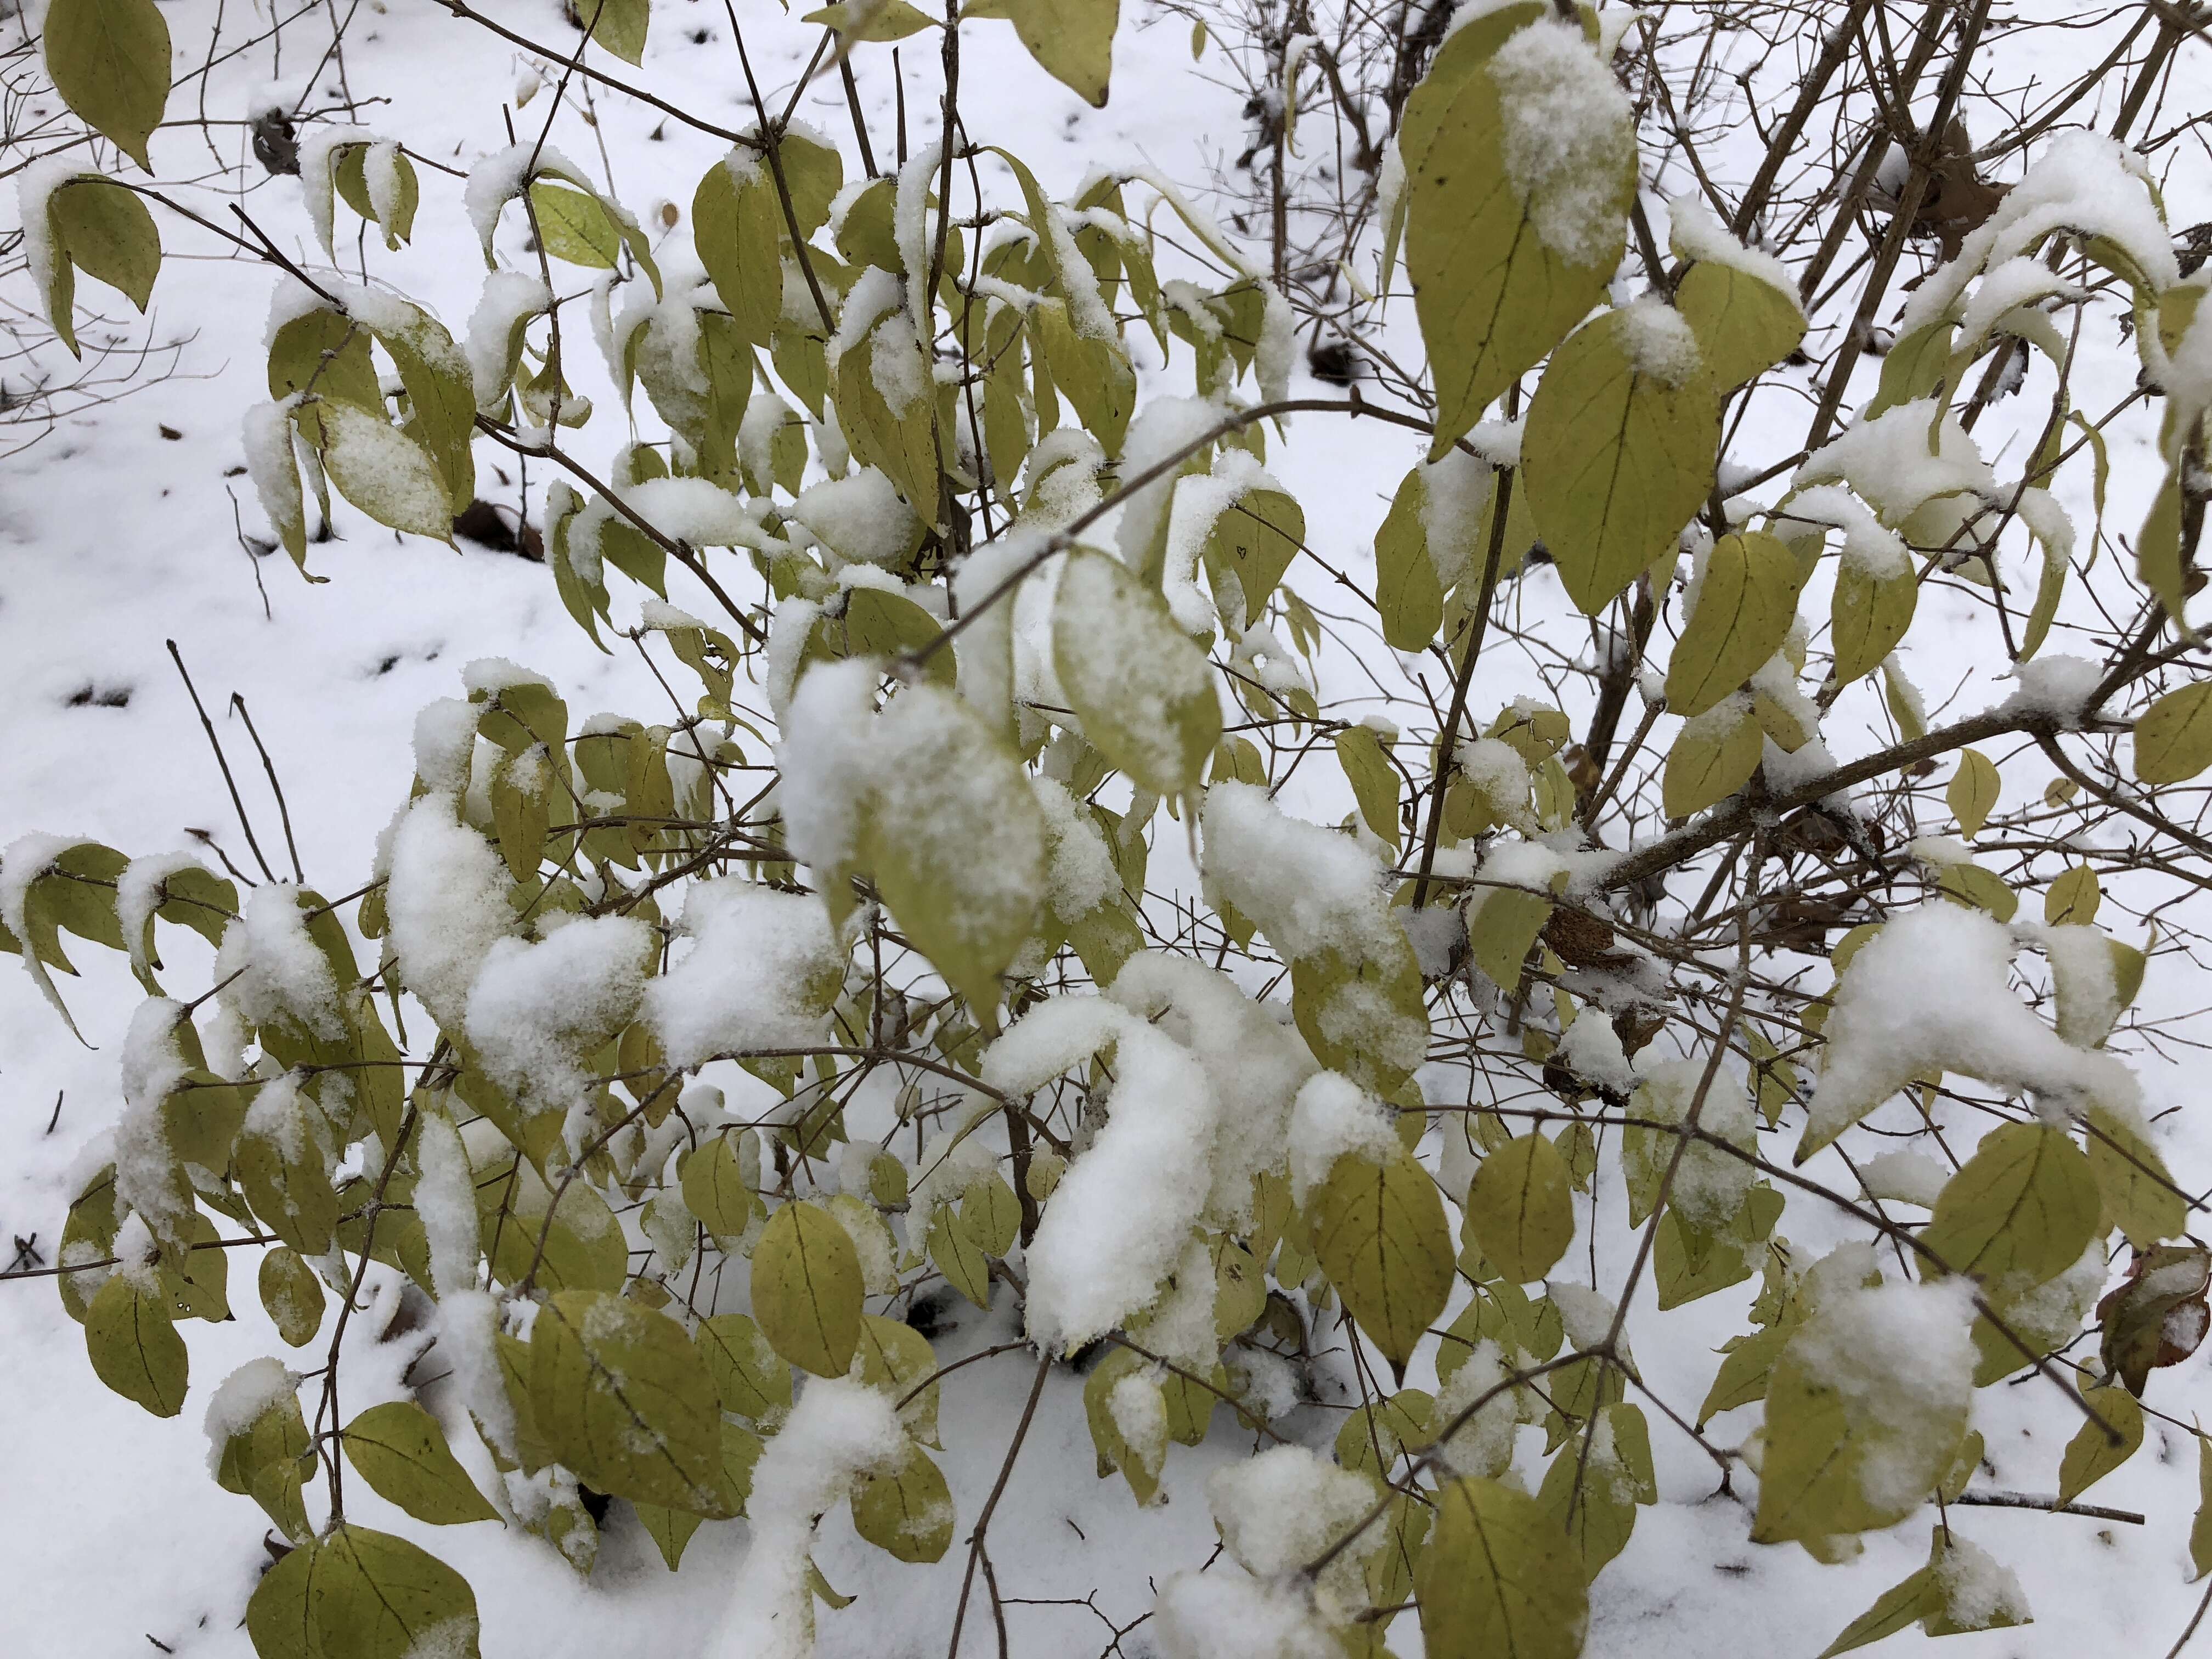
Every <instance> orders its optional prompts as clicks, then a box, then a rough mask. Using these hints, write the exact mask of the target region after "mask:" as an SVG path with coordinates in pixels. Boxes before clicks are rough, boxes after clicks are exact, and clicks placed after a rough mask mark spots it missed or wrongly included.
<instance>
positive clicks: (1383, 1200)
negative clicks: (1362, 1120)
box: [1312, 1154, 1453, 1370]
mask: <svg viewBox="0 0 2212 1659" xmlns="http://www.w3.org/2000/svg"><path fill="white" fill-rule="evenodd" d="M1312 1203H1313V1209H1312V1214H1313V1218H1314V1225H1313V1231H1314V1249H1315V1254H1316V1255H1318V1256H1319V1258H1320V1260H1321V1265H1322V1271H1323V1272H1324V1273H1327V1274H1328V1278H1329V1282H1330V1283H1331V1284H1332V1285H1334V1286H1335V1287H1336V1291H1337V1294H1338V1295H1340V1296H1341V1297H1343V1298H1344V1305H1345V1309H1346V1311H1347V1312H1349V1313H1350V1314H1351V1315H1352V1318H1354V1319H1355V1320H1357V1321H1358V1322H1359V1328H1360V1329H1361V1330H1363V1331H1364V1332H1365V1333H1366V1334H1367V1337H1368V1340H1370V1341H1371V1342H1373V1343H1374V1344H1375V1346H1376V1347H1378V1348H1380V1349H1381V1350H1382V1351H1383V1354H1384V1355H1385V1356H1386V1357H1387V1358H1389V1361H1390V1363H1391V1364H1393V1365H1395V1366H1397V1367H1398V1368H1399V1369H1400V1370H1403V1369H1404V1368H1405V1364H1406V1362H1407V1359H1409V1358H1411V1357H1412V1356H1413V1347H1414V1345H1415V1344H1416V1343H1418V1342H1419V1340H1421V1336H1422V1334H1423V1333H1425V1331H1426V1330H1427V1329H1428V1328H1429V1326H1430V1325H1431V1323H1432V1322H1434V1321H1435V1319H1436V1317H1437V1315H1438V1314H1441V1313H1442V1312H1443V1310H1444V1302H1445V1299H1446V1298H1447V1297H1449V1295H1450V1293H1451V1282H1452V1255H1453V1252H1452V1244H1451V1228H1450V1226H1449V1224H1448V1223H1447V1222H1446V1220H1445V1219H1444V1206H1443V1200H1442V1199H1441V1198H1439V1197H1438V1196H1437V1188H1436V1183H1435V1182H1433V1181H1431V1179H1430V1178H1429V1175H1428V1172H1427V1171H1426V1170H1424V1169H1422V1168H1421V1166H1420V1165H1419V1164H1416V1163H1414V1162H1413V1159H1412V1158H1409V1157H1407V1156H1404V1155H1402V1154H1401V1156H1399V1157H1397V1158H1393V1159H1391V1160H1390V1161H1389V1162H1388V1163H1384V1164H1378V1163H1376V1162H1374V1161H1373V1160H1371V1159H1369V1158H1361V1157H1346V1158H1339V1159H1338V1160H1337V1161H1336V1164H1335V1167H1334V1168H1333V1169H1332V1170H1330V1171H1329V1173H1328V1180H1327V1181H1326V1182H1323V1183H1322V1188H1321V1190H1320V1191H1319V1192H1318V1193H1317V1194H1315V1196H1314V1199H1313V1200H1312Z"/></svg>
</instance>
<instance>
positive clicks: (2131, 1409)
mask: <svg viewBox="0 0 2212 1659" xmlns="http://www.w3.org/2000/svg"><path fill="white" fill-rule="evenodd" d="M2081 1401H2082V1403H2083V1404H2084V1405H2086V1406H2087V1407H2089V1409H2090V1410H2091V1411H2093V1412H2094V1413H2097V1415H2098V1416H2099V1417H2101V1418H2102V1419H2105V1421H2106V1423H2108V1424H2110V1425H2112V1430H2113V1431H2114V1432H2115V1433H2117V1434H2118V1436H2119V1437H2120V1438H2119V1443H2118V1444H2117V1445H2115V1444H2114V1443H2112V1438H2111V1437H2110V1436H2108V1435H2107V1434H2106V1432H2105V1431H2104V1429H2103V1428H2101V1427H2100V1426H2099V1425H2097V1424H2096V1423H2095V1422H2093V1421H2091V1420H2088V1419H2084V1420H2083V1422H2082V1424H2081V1428H2080V1429H2079V1430H2077V1431H2075V1436H2074V1437H2073V1438H2072V1439H2071V1440H2069V1441H2068V1442H2067V1443H2066V1455H2065V1456H2063V1458H2061V1459H2060V1460H2059V1462H2058V1501H2059V1502H2060V1503H2062V1504H2070V1503H2072V1502H2073V1501H2074V1500H2075V1498H2079V1497H2080V1496H2081V1494H2082V1493H2083V1492H2087V1491H2088V1490H2089V1488H2090V1487H2091V1486H2094V1485H2096V1484H2097V1482H2098V1481H2100V1480H2103V1479H2104V1478H2105V1477H2106V1475H2108V1474H2111V1473H2112V1471H2113V1470H2114V1469H2117V1468H2119V1467H2120V1465H2121V1464H2123V1463H2124V1462H2127V1461H2128V1459H2130V1457H2133V1456H2134V1455H2136V1449H2137V1448H2138V1447H2140V1446H2141V1445H2142V1437H2143V1409H2142V1406H2141V1405H2139V1404H2137V1403H2136V1397H2135V1396H2134V1395H2131V1394H2130V1393H2129V1392H2128V1391H2127V1390H2126V1389H2122V1388H2106V1389H2087V1390H2085V1391H2084V1392H2083V1393H2082V1395H2081Z"/></svg>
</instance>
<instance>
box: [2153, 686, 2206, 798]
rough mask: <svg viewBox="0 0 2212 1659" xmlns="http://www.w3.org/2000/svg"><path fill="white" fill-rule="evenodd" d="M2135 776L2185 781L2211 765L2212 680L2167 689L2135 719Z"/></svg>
mask: <svg viewBox="0 0 2212 1659" xmlns="http://www.w3.org/2000/svg"><path fill="white" fill-rule="evenodd" d="M2135 757H2136V777H2137V778H2139V779H2141V780H2142V781H2143V782H2145V783H2186V782H2187V781H2189V780H2190V779H2191V778H2193V777H2195V776H2196V775H2197V774H2198V773H2199V772H2202V771H2203V769H2205V768H2206V767H2208V766H2212V680H2197V681H2193V682H2191V684H2187V685H2185V686H2183V687H2182V688H2181V689H2180V690H2179V691H2169V692H2167V693H2166V696H2162V697H2160V699H2159V700H2158V701H2157V702H2154V703H2153V704H2151V706H2150V707H2149V708H2147V709H2145V710H2144V711H2143V712H2142V714H2140V715H2138V716H2137V717H2136V741H2135Z"/></svg>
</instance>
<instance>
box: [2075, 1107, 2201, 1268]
mask: <svg viewBox="0 0 2212 1659" xmlns="http://www.w3.org/2000/svg"><path fill="white" fill-rule="evenodd" d="M2141 1121H2142V1120H2141V1119H2140V1118H2136V1117H2133V1116H2132V1115H2127V1116H2124V1115H2121V1114H2120V1113H2118V1112H2116V1111H2114V1110H2113V1109H2112V1108H2111V1107H2109V1106H2092V1107H2090V1108H2089V1109H2088V1112H2087V1114H2086V1115H2085V1117H2084V1120H2083V1127H2085V1128H2086V1129H2087V1131H2088V1142H2087V1144H2088V1148H2089V1170H2090V1172H2091V1173H2092V1174H2093V1175H2094V1176H2095V1177H2096V1180H2097V1189H2098V1191H2099V1192H2100V1193H2101V1194H2103V1196H2104V1220H2105V1221H2106V1222H2110V1223H2112V1224H2114V1225H2117V1226H2118V1228H2119V1229H2120V1231H2122V1232H2124V1233H2125V1234H2126V1235H2127V1236H2128V1243H2130V1244H2132V1245H2134V1246H2135V1247H2136V1249H2139V1250H2147V1249H2149V1248H2150V1247H2151V1246H2152V1245H2154V1244H2155V1243H2159V1242H2160V1240H2162V1239H2168V1238H2177V1237H2180V1235H2181V1233H2182V1232H2183V1231H2184V1230H2185V1228H2186V1227H2187V1226H2188V1225H2189V1203H2188V1200H2186V1199H2185V1198H2183V1197H2182V1195H2181V1193H2180V1190H2179V1188H2177V1187H2176V1186H2175V1185H2174V1182H2173V1177H2172V1175H2170V1174H2169V1173H2167V1170H2166V1160H2165V1159H2164V1158H2161V1157H2160V1156H2159V1152H2158V1148H2157V1147H2155V1146H2152V1145H2151V1143H2150V1141H2149V1139H2148V1137H2147V1136H2145V1135H2144V1134H2143V1133H2142V1129H2141V1127H2139V1126H2140V1124H2141Z"/></svg>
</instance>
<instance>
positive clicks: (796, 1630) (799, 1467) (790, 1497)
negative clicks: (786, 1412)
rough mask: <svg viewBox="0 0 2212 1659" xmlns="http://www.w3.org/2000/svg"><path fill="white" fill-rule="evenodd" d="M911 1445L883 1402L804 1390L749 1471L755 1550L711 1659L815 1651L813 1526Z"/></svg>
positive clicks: (843, 1384)
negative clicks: (811, 1569) (811, 1577)
mask: <svg viewBox="0 0 2212 1659" xmlns="http://www.w3.org/2000/svg"><path fill="white" fill-rule="evenodd" d="M907 1446H908V1440H907V1437H906V1433H905V1431H903V1430H902V1429H901V1428H900V1426H899V1421H898V1417H897V1414H896V1413H895V1412H893V1410H892V1409H891V1401H890V1396H889V1395H885V1394H884V1393H882V1392H880V1391H878V1390H877V1389H871V1388H868V1387H866V1385H864V1384H862V1383H851V1382H847V1381H846V1380H844V1379H843V1378H842V1377H816V1378H813V1379H811V1380H810V1381H809V1382H808V1383H807V1384H806V1389H805V1392H804V1393H802V1394H801V1395H799V1403H798V1404H797V1405H796V1406H794V1407H793V1408H792V1412H791V1415H790V1417H789V1418H787V1419H786V1420H785V1422H784V1425H783V1427H782V1429H781V1431H778V1432H777V1433H776V1434H775V1436H774V1437H771V1438H770V1439H769V1443H768V1445H767V1447H766V1448H765V1449H763V1451H762V1453H761V1456H760V1462H757V1464H755V1465H754V1466H753V1483H752V1492H751V1495H750V1498H749V1499H748V1501H747V1503H746V1505H745V1513H746V1516H747V1518H748V1520H750V1522H751V1526H752V1544H751V1547H750V1549H748V1550H747V1551H746V1553H745V1559H744V1562H743V1564H742V1565H740V1566H739V1567H738V1573H737V1579H736V1582H735V1583H734V1584H733V1585H732V1588H731V1594H730V1608H729V1611H728V1613H726V1614H725V1615H724V1616H723V1620H722V1624H721V1627H720V1629H719V1630H718V1631H717V1632H715V1634H714V1638H713V1639H712V1641H711V1642H710V1644H709V1645H708V1649H707V1654H708V1659H804V1656H805V1655H806V1654H807V1653H809V1652H811V1650H812V1648H813V1645H814V1644H813V1631H814V1608H813V1599H814V1596H813V1591H812V1590H811V1589H810V1588H809V1586H808V1583H807V1569H808V1566H809V1565H810V1558H809V1548H810V1546H811V1541H812V1539H813V1535H814V1518H815V1516H817V1515H819V1514H821V1513H822V1512H823V1510H827V1509H829V1507H830V1506H831V1505H832V1504H836V1502H837V1500H838V1499H839V1498H842V1496H844V1494H845V1493H846V1492H848V1490H849V1489H850V1488H851V1486H853V1483H854V1481H856V1480H859V1479H860V1477H861V1476H862V1475H865V1474H872V1473H874V1472H876V1471H878V1470H881V1469H884V1468H889V1467H890V1465H892V1464H893V1463H895V1462H896V1461H897V1460H898V1458H899V1457H900V1455H902V1453H903V1452H904V1451H905V1449H906V1448H907Z"/></svg>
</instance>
